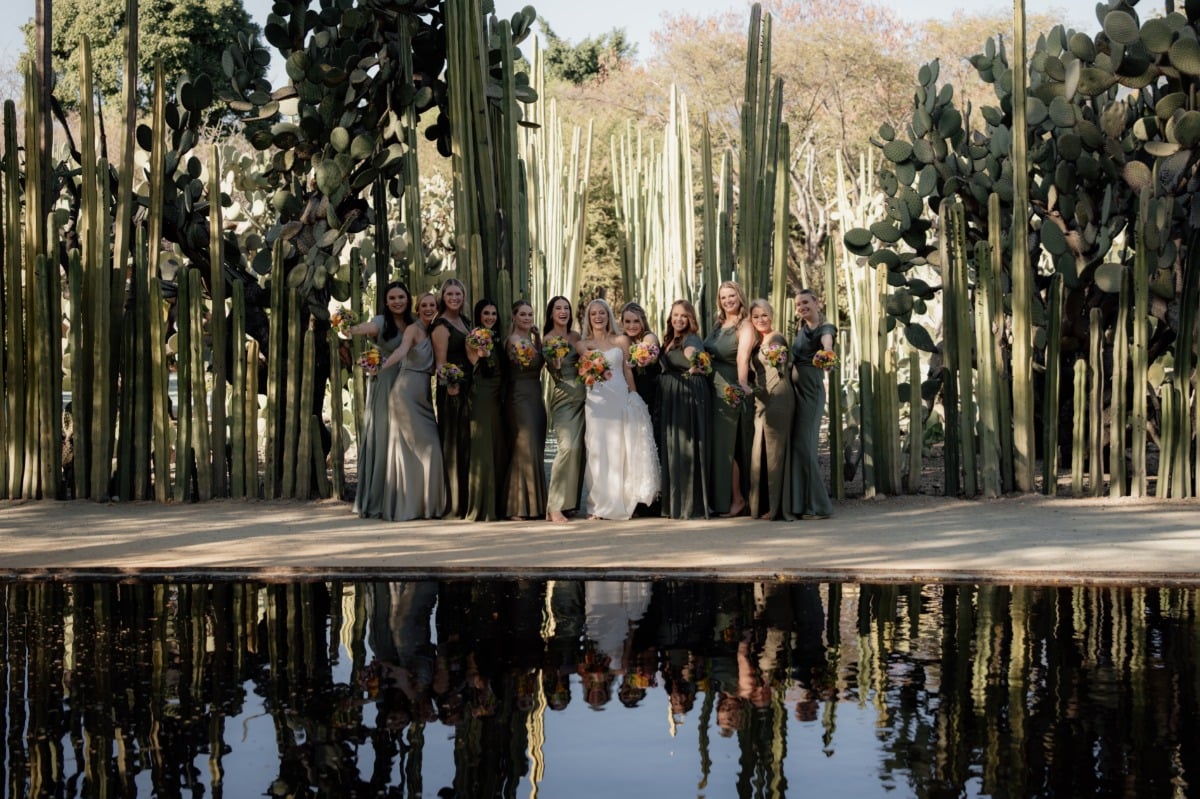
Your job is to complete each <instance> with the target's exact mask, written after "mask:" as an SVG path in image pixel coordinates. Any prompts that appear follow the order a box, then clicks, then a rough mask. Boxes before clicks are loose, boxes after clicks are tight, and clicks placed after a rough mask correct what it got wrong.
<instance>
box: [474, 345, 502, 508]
mask: <svg viewBox="0 0 1200 799" xmlns="http://www.w3.org/2000/svg"><path fill="white" fill-rule="evenodd" d="M493 334H495V331H493ZM495 339H496V344H495V346H494V347H493V348H492V354H491V355H489V356H488V357H487V358H480V359H479V360H478V361H476V362H475V366H474V368H473V372H472V374H471V393H470V399H469V402H468V414H469V415H470V420H471V422H470V423H471V447H470V452H471V463H470V467H469V469H468V474H469V476H468V481H467V482H468V485H467V519H468V520H470V521H473V522H493V521H496V520H497V519H501V518H503V514H504V507H503V505H502V503H501V502H500V489H501V488H502V487H503V485H504V472H505V464H506V460H507V459H506V457H505V452H506V447H505V434H504V423H503V421H502V416H501V412H500V410H501V408H502V407H503V401H504V386H503V378H502V375H501V369H500V359H501V358H502V357H503V355H502V353H501V347H503V346H504V345H503V343H502V342H501V341H500V338H499V336H498V335H496V337H495Z"/></svg>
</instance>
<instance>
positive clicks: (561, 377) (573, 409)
mask: <svg viewBox="0 0 1200 799" xmlns="http://www.w3.org/2000/svg"><path fill="white" fill-rule="evenodd" d="M578 362H579V353H578V352H576V351H575V348H574V347H571V350H570V352H568V353H567V355H566V357H565V358H563V359H562V368H561V369H555V368H554V366H553V364H550V363H547V364H546V371H547V372H548V373H549V374H550V379H551V380H552V381H553V384H552V387H551V389H550V420H551V424H552V425H553V426H554V440H555V442H556V443H557V445H558V452H557V453H556V454H555V456H554V462H553V463H552V464H550V485H549V487H548V490H547V493H546V510H548V511H549V512H551V513H554V512H556V511H557V512H559V513H565V512H567V511H571V510H575V509H576V508H578V507H579V496H580V494H581V493H582V491H583V463H584V458H583V456H584V444H583V441H584V436H583V434H584V421H583V420H584V413H583V406H584V401H585V400H586V399H587V388H586V387H584V385H583V384H582V383H580V382H579V380H578V374H577V373H576V371H575V365H576V364H577V363H578Z"/></svg>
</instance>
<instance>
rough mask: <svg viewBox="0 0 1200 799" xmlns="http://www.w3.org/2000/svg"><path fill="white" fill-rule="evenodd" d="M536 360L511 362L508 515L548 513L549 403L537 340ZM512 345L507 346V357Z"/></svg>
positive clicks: (507, 413) (507, 404)
mask: <svg viewBox="0 0 1200 799" xmlns="http://www.w3.org/2000/svg"><path fill="white" fill-rule="evenodd" d="M527 343H528V344H529V346H530V347H532V348H533V350H534V356H533V360H532V361H531V362H530V364H529V365H528V366H522V365H521V364H519V363H517V362H516V361H515V360H513V359H512V358H511V357H509V361H508V376H509V381H508V390H507V397H506V399H505V403H504V411H505V418H506V420H507V423H508V437H509V449H508V457H509V465H508V477H507V479H506V480H505V487H504V506H505V511H504V515H505V516H510V517H511V516H520V517H525V518H541V517H542V516H544V515H545V514H546V406H545V404H544V401H543V399H542V353H541V348H540V347H539V346H537V345H536V344H534V343H533V342H527ZM510 351H511V348H510V347H506V348H505V353H506V356H507V355H508V354H509V353H510Z"/></svg>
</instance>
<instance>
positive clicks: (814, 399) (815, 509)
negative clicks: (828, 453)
mask: <svg viewBox="0 0 1200 799" xmlns="http://www.w3.org/2000/svg"><path fill="white" fill-rule="evenodd" d="M827 334H828V335H830V336H835V337H836V335H837V328H835V327H834V326H833V325H831V324H829V323H828V322H825V323H823V324H821V325H818V326H817V327H816V328H814V329H811V330H810V329H809V328H808V327H807V326H806V325H804V324H803V323H801V324H800V327H799V329H798V330H797V331H796V338H795V340H794V341H793V342H792V385H793V387H794V388H795V390H796V418H795V428H794V430H793V431H792V512H793V513H795V514H796V515H804V516H828V515H830V514H831V513H833V503H831V502H830V501H829V493H828V492H827V491H826V490H825V477H824V475H822V474H821V467H820V464H819V463H818V461H817V440H818V438H819V436H820V434H821V415H822V414H823V413H824V412H825V370H823V369H818V368H817V367H815V366H813V365H812V357H813V355H814V354H815V353H816V352H817V350H819V349H821V337H822V336H824V335H827Z"/></svg>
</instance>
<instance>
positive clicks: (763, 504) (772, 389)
mask: <svg viewBox="0 0 1200 799" xmlns="http://www.w3.org/2000/svg"><path fill="white" fill-rule="evenodd" d="M771 344H779V345H780V346H782V347H784V348H785V349H786V348H787V339H785V338H784V337H783V336H782V335H778V334H777V335H775V336H772V337H771V339H770V340H768V341H764V342H763V343H762V346H758V347H755V348H754V353H753V355H752V356H751V358H750V367H751V369H752V370H753V374H754V443H753V445H752V446H751V449H750V496H749V502H750V515H751V516H755V517H758V516H763V515H766V516H767V517H768V518H770V519H772V520H779V519H786V520H788V521H791V520H793V519H794V518H795V516H793V515H792V502H791V495H792V474H791V462H792V440H791V439H792V422H793V418H794V417H795V411H796V396H795V392H794V391H793V390H792V379H791V374H790V372H789V368H790V367H789V364H788V363H787V362H785V363H784V364H783V367H782V368H780V367H777V366H772V365H770V364H768V363H767V362H766V359H765V358H764V357H763V346H767V345H771ZM789 360H790V358H789Z"/></svg>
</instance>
